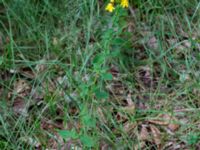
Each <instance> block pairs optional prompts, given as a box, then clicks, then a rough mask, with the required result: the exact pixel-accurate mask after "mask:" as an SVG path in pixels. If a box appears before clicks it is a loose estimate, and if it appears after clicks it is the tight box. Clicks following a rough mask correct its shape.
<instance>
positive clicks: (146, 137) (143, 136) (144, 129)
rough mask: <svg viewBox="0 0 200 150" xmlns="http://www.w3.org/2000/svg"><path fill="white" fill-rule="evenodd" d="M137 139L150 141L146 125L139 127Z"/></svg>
mask: <svg viewBox="0 0 200 150" xmlns="http://www.w3.org/2000/svg"><path fill="white" fill-rule="evenodd" d="M139 139H140V140H141V141H146V140H147V141H148V140H150V133H149V132H148V129H147V125H141V131H140V134H139Z"/></svg>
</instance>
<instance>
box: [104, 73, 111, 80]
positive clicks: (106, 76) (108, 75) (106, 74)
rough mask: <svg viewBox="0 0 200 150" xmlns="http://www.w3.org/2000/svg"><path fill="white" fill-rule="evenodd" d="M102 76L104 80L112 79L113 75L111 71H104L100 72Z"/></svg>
mask: <svg viewBox="0 0 200 150" xmlns="http://www.w3.org/2000/svg"><path fill="white" fill-rule="evenodd" d="M102 78H103V79H104V80H112V79H113V76H112V74H111V73H104V74H102Z"/></svg>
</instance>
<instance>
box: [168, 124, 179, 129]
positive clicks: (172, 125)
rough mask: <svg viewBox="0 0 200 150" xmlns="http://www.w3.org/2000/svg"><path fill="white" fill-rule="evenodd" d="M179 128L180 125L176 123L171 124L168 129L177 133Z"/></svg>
mask: <svg viewBox="0 0 200 150" xmlns="http://www.w3.org/2000/svg"><path fill="white" fill-rule="evenodd" d="M179 127H180V125H179V124H175V123H170V124H169V125H168V128H169V129H170V130H171V131H176V130H178V128H179Z"/></svg>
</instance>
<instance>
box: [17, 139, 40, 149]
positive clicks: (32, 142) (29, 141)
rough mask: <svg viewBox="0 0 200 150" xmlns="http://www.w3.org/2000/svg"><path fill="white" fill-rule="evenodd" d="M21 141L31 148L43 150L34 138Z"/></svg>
mask: <svg viewBox="0 0 200 150" xmlns="http://www.w3.org/2000/svg"><path fill="white" fill-rule="evenodd" d="M20 141H21V142H24V143H26V144H28V145H29V146H31V147H35V149H39V148H41V143H40V142H38V141H37V140H36V139H34V138H32V137H21V138H20Z"/></svg>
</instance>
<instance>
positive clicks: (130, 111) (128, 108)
mask: <svg viewBox="0 0 200 150" xmlns="http://www.w3.org/2000/svg"><path fill="white" fill-rule="evenodd" d="M121 110H122V111H123V112H125V113H127V114H130V115H134V114H135V105H134V104H132V105H130V106H126V107H122V108H121Z"/></svg>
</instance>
